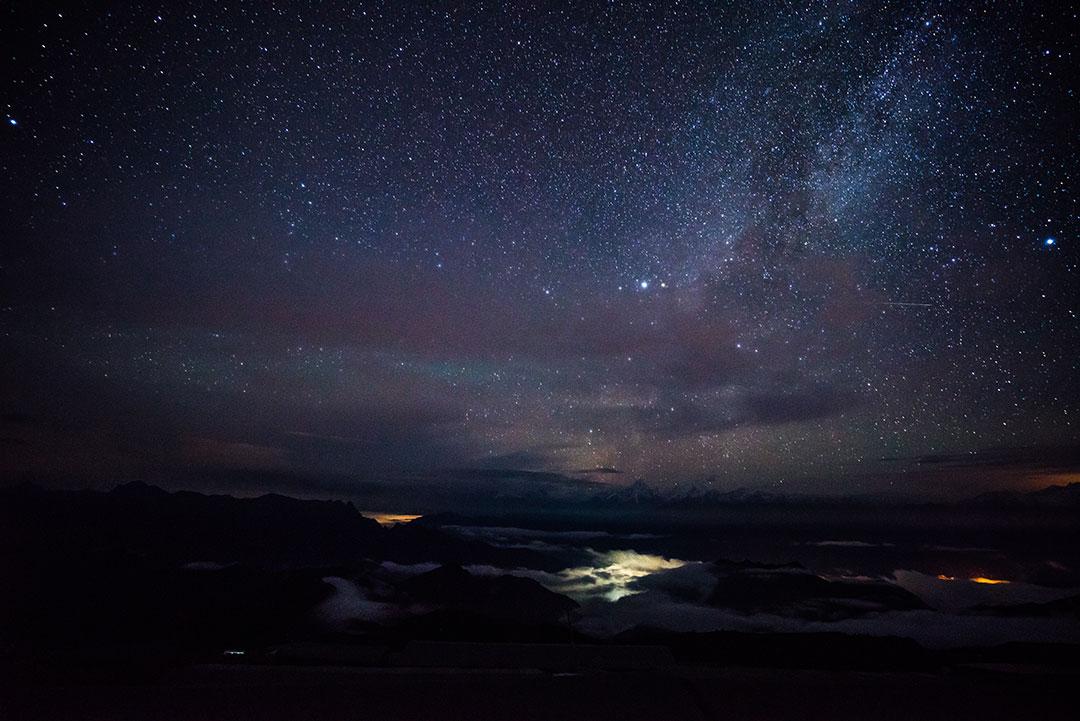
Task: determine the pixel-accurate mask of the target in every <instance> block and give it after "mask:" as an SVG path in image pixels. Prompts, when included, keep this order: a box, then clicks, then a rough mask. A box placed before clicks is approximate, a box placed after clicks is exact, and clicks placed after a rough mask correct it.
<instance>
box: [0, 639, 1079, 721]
mask: <svg viewBox="0 0 1080 721" xmlns="http://www.w3.org/2000/svg"><path fill="white" fill-rule="evenodd" d="M643 650H644V651H645V652H644V653H642V651H643ZM606 651H607V652H608V653H606V654H603V655H604V658H603V659H600V660H599V661H595V660H593V661H591V660H590V658H589V656H590V651H589V648H588V647H584V648H583V647H577V648H576V649H575V648H572V647H569V646H564V647H562V648H561V649H552V648H551V647H525V648H524V649H523V648H522V647H519V646H518V647H515V646H495V647H492V646H476V645H472V644H451V645H448V646H443V647H435V648H432V647H430V646H429V647H421V648H414V649H409V648H406V649H404V650H403V651H402V652H401V653H399V654H398V657H397V658H393V657H390V658H387V659H385V660H384V661H382V662H381V665H370V666H353V667H349V666H340V665H339V666H324V665H315V666H307V665H248V664H244V665H225V664H199V665H193V666H190V667H186V668H182V669H175V670H172V671H170V672H168V673H166V674H164V675H162V676H161V677H160V678H158V679H155V680H153V681H144V682H140V683H130V682H127V683H124V682H119V681H116V682H110V683H104V682H100V681H99V682H91V683H65V684H59V685H58V684H43V685H33V686H24V687H21V688H19V689H16V690H11V693H10V695H7V696H6V697H5V700H4V702H3V707H2V708H0V712H2V713H3V716H4V717H5V718H8V719H12V720H20V721H21V720H23V719H26V720H29V719H88V720H89V719H100V720H101V721H124V720H126V719H161V720H170V719H176V720H181V719H184V720H188V719H206V720H208V721H209V720H212V719H238V718H260V719H282V720H283V721H284V720H286V719H287V720H289V721H294V720H297V719H462V721H476V720H481V719H515V720H519V721H524V720H527V719H544V720H553V719H575V720H580V719H587V718H612V719H626V720H628V721H629V720H632V719H643V720H645V719H649V720H654V719H681V720H686V721H692V720H694V719H835V720H839V719H883V720H884V719H898V720H899V719H905V720H906V719H916V718H917V719H949V720H955V719H1028V718H1031V719H1046V720H1050V719H1072V718H1075V715H1074V714H1075V704H1076V702H1077V701H1080V699H1078V698H1077V691H1076V689H1077V681H1078V680H1080V674H1077V673H1076V672H1075V671H1073V672H1067V671H1062V670H1060V669H1058V670H1056V671H1052V672H1048V670H1047V669H1045V668H1034V667H1022V666H1007V667H972V666H956V667H951V668H947V669H940V670H937V671H933V672H927V671H888V672H860V671H853V670H836V669H832V670H821V669H760V668H754V669H750V668H737V667H732V668H710V667H701V666H690V665H681V664H677V663H675V662H673V661H672V660H671V658H670V656H668V657H666V658H665V655H664V652H661V653H656V652H655V649H649V648H647V647H644V648H643V647H638V648H631V649H623V648H608V649H606ZM440 659H442V660H440ZM446 663H453V664H457V665H456V666H454V667H446V666H444V665H443V664H446ZM627 666H631V667H630V668H627ZM632 666H639V667H637V668H633V667H632Z"/></svg>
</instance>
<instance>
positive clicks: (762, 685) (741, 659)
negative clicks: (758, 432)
mask: <svg viewBox="0 0 1080 721" xmlns="http://www.w3.org/2000/svg"><path fill="white" fill-rule="evenodd" d="M1074 495H1075V493H1073V496H1074ZM1071 498H1072V496H1070V497H1069V499H1071ZM991 500H992V504H991V505H990V506H988V507H984V513H983V515H982V516H980V520H979V522H978V523H975V524H970V523H969V525H968V526H964V525H962V524H959V523H957V522H956V519H958V518H967V519H969V520H970V519H971V518H972V517H973V514H972V510H971V508H964V509H961V511H962V512H959V513H958V512H956V511H954V509H951V508H947V507H929V508H896V507H892V508H890V507H881V508H874V507H857V506H852V507H844V506H829V505H826V506H819V507H811V506H794V505H790V504H787V503H785V502H776V501H770V502H769V503H768V504H765V505H762V504H749V505H740V506H736V505H732V504H726V505H723V504H717V505H715V506H714V507H709V508H706V509H705V510H704V511H703V512H702V513H700V514H698V515H697V516H694V515H691V514H688V513H686V512H684V511H683V510H682V509H678V508H675V509H671V508H667V509H657V508H656V507H654V506H649V505H636V504H637V502H636V501H632V502H630V503H624V502H622V501H618V502H615V503H612V502H610V501H608V502H607V503H608V505H605V506H602V507H597V508H590V509H585V510H586V511H587V513H586V514H584V515H583V514H582V513H580V512H578V513H577V515H572V516H571V515H566V514H563V513H551V512H546V513H537V514H533V515H531V516H518V517H509V516H505V515H503V516H496V517H488V518H484V517H479V516H473V517H471V518H466V517H463V516H451V515H445V514H444V515H442V516H429V517H426V518H423V519H420V520H418V521H413V522H412V523H409V524H406V525H398V526H393V527H383V526H380V525H379V524H377V523H376V522H375V521H373V520H371V519H369V518H366V517H364V516H363V515H361V514H360V512H359V511H358V510H357V509H356V508H355V507H353V506H352V505H351V504H348V503H341V502H328V501H299V500H296V499H290V498H286V497H282V496H263V497H260V498H253V499H237V498H232V497H228V496H206V495H202V494H197V493H167V492H165V491H162V490H161V489H157V488H153V487H150V486H145V485H141V484H131V485H127V486H121V487H119V488H117V489H115V490H113V491H111V492H109V493H96V492H55V491H44V490H41V489H38V488H34V487H29V486H25V487H19V488H12V489H6V490H4V491H2V492H0V501H2V503H0V534H2V538H0V541H2V543H0V548H2V549H3V555H2V556H0V561H2V563H3V567H2V571H3V578H4V579H5V581H6V583H4V585H3V587H2V589H0V603H2V604H3V615H2V619H3V621H2V623H0V650H2V658H0V679H2V680H0V718H3V719H109V720H114V719H120V720H122V719H232V718H265V719H278V718H280V719H290V720H291V719H305V718H310V719H345V718H378V719H394V718H404V719H414V718H416V719H456V718H460V719H470V720H473V719H486V718H493V719H515V720H516V719H532V718H535V719H559V718H567V719H569V718H574V719H582V718H595V717H603V718H617V719H639V718H640V719H665V718H672V719H702V718H715V719H724V718H732V719H912V718H919V719H935V718H941V719H968V718H970V719H980V720H982V719H997V718H1001V719H1021V718H1037V719H1057V718H1074V713H1073V709H1074V707H1075V706H1077V705H1078V703H1080V699H1077V698H1075V697H1076V696H1077V695H1078V694H1077V691H1076V689H1077V688H1078V682H1080V645H1077V640H1078V639H1080V611H1078V609H1080V604H1078V602H1077V599H1078V598H1080V596H1078V595H1077V588H1078V586H1080V581H1078V579H1077V569H1078V568H1080V560H1078V559H1077V557H1076V553H1077V551H1076V548H1077V546H1076V544H1074V543H1072V542H1071V541H1072V540H1075V539H1076V537H1077V534H1076V529H1077V522H1076V517H1077V516H1076V514H1075V510H1076V509H1075V507H1074V504H1073V503H1072V500H1069V503H1068V504H1066V505H1061V504H1060V503H1057V502H1056V501H1055V503H1054V504H1053V505H1045V503H1044V500H1043V497H1042V496H1039V497H1036V498H1035V499H1034V500H1032V499H1031V498H1023V499H1020V502H1019V503H1017V502H1015V501H1014V500H1013V499H1005V501H1004V502H1002V501H1001V499H991ZM725 503H726V502H725ZM620 504H621V505H620ZM1036 504H1038V505H1036ZM1034 527H1038V528H1039V529H1040V532H1039V533H1038V534H1034V533H1032V532H1031V530H1030V529H1032V528H1034ZM733 559H738V560H733Z"/></svg>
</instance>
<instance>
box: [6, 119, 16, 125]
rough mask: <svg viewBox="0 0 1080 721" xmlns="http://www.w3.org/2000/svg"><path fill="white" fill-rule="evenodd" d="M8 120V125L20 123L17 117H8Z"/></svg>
mask: <svg viewBox="0 0 1080 721" xmlns="http://www.w3.org/2000/svg"><path fill="white" fill-rule="evenodd" d="M7 121H8V125H18V124H19V121H18V120H16V119H15V118H8V119H7Z"/></svg>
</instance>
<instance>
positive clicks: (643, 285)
mask: <svg viewBox="0 0 1080 721" xmlns="http://www.w3.org/2000/svg"><path fill="white" fill-rule="evenodd" d="M641 289H642V290H648V289H649V281H647V280H643V281H641Z"/></svg>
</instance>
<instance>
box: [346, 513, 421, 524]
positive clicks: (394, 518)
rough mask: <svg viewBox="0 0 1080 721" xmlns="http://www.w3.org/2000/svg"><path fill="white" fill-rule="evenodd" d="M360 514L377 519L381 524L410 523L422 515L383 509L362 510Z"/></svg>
mask: <svg viewBox="0 0 1080 721" xmlns="http://www.w3.org/2000/svg"><path fill="white" fill-rule="evenodd" d="M360 515H362V516H365V517H367V518H370V519H372V520H373V521H376V522H377V523H378V524H379V525H380V526H396V525H397V524H399V523H408V522H409V521H415V520H416V519H417V518H420V516H415V515H411V514H408V513H383V512H381V511H362V512H361V513H360Z"/></svg>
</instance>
